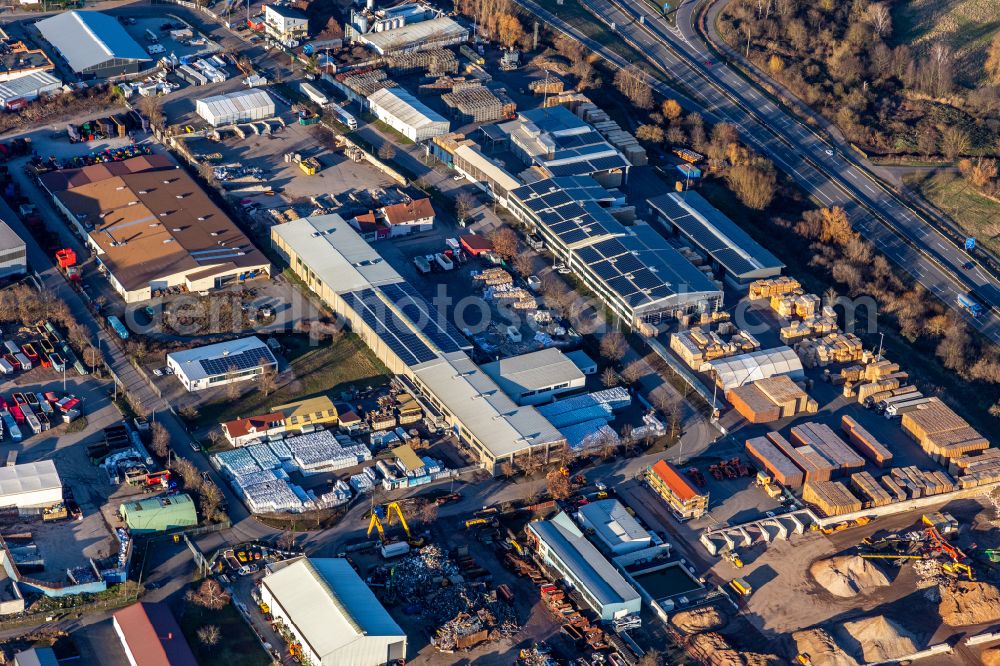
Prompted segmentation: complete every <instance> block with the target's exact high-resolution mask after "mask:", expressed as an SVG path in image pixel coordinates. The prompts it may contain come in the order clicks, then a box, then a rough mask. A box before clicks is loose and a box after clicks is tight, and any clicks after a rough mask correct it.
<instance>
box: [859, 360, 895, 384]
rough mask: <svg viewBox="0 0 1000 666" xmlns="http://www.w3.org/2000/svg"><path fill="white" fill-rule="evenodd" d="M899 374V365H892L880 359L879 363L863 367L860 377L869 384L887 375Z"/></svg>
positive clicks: (890, 362)
mask: <svg viewBox="0 0 1000 666" xmlns="http://www.w3.org/2000/svg"><path fill="white" fill-rule="evenodd" d="M897 372H899V363H893V362H892V361H889V360H887V359H882V360H881V361H875V362H874V363H869V364H868V365H866V366H864V370H863V373H862V377H864V379H867V380H868V381H870V382H873V381H875V380H877V379H881V378H883V377H885V376H887V375H893V374H895V373H897Z"/></svg>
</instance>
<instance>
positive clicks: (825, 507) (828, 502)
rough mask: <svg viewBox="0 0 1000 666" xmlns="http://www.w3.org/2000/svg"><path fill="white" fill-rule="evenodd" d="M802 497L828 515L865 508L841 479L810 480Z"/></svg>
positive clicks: (803, 490) (804, 488)
mask: <svg viewBox="0 0 1000 666" xmlns="http://www.w3.org/2000/svg"><path fill="white" fill-rule="evenodd" d="M802 499H803V500H804V501H806V502H808V503H809V504H812V505H813V506H815V507H816V508H817V509H819V510H820V511H822V512H823V513H824V514H825V515H827V516H839V515H842V514H845V513H854V512H855V511H861V509H862V508H864V507H863V506H862V504H861V500H859V499H858V498H857V497H855V496H854V495H853V494H852V493H851V491H850V490H848V489H847V486H845V485H844V484H843V483H841V482H840V481H810V482H809V483H807V484H806V485H805V486H804V487H803V489H802Z"/></svg>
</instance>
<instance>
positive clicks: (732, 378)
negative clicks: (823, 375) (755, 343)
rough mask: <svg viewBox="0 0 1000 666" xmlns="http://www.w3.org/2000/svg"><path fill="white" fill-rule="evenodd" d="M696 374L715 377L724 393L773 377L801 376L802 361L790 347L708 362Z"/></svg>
mask: <svg viewBox="0 0 1000 666" xmlns="http://www.w3.org/2000/svg"><path fill="white" fill-rule="evenodd" d="M700 370H701V372H711V373H712V374H713V377H716V376H717V377H718V381H719V383H720V386H722V387H723V388H724V389H726V390H729V389H731V388H736V387H737V386H743V385H744V384H749V383H750V382H755V381H757V380H758V379H765V378H767V377H773V376H775V375H788V376H790V377H793V378H795V377H801V376H802V375H803V370H802V361H800V360H799V357H798V355H797V354H796V353H795V351H794V350H793V349H792V348H791V347H784V346H782V347H774V348H773V349H761V350H758V351H755V352H750V353H749V354H740V355H738V356H730V357H728V358H720V359H717V360H715V361H709V362H708V363H704V364H702V366H701V368H700Z"/></svg>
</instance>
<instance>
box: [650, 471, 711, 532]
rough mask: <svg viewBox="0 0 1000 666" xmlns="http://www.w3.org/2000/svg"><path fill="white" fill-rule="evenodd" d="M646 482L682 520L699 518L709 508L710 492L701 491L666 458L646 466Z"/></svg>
mask: <svg viewBox="0 0 1000 666" xmlns="http://www.w3.org/2000/svg"><path fill="white" fill-rule="evenodd" d="M646 483H648V484H649V487H650V488H652V489H653V490H654V491H656V493H657V494H658V495H659V496H660V497H662V498H663V500H664V501H665V502H666V503H667V504H668V505H669V506H670V510H671V511H673V512H674V515H676V516H677V517H678V518H680V519H681V520H688V519H690V518H698V517H699V516H701V515H703V514H704V513H705V511H707V510H708V493H701V492H699V491H698V490H697V489H696V488H695V487H694V486H692V485H691V482H690V481H688V480H687V479H685V478H684V475H683V474H681V473H680V472H678V471H677V470H676V469H675V468H674V466H673V465H671V464H670V463H668V462H667V461H666V460H660V461H659V462H657V463H655V464H654V465H652V466H651V467H647V468H646Z"/></svg>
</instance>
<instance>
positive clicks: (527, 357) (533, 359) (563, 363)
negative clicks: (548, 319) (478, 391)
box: [482, 348, 584, 396]
mask: <svg viewBox="0 0 1000 666" xmlns="http://www.w3.org/2000/svg"><path fill="white" fill-rule="evenodd" d="M482 368H483V372H485V373H486V374H487V375H489V376H490V377H492V378H493V381H495V382H496V383H497V384H499V385H500V388H502V389H503V390H504V392H505V393H507V394H508V395H513V396H517V395H519V394H521V393H524V392H525V391H538V390H540V389H545V388H548V387H550V386H554V385H556V384H561V383H564V382H565V383H570V382H573V381H581V380H583V379H584V376H583V373H582V372H580V368H578V367H577V365H576V363H574V362H573V361H572V360H570V359H568V358H566V355H565V354H563V353H562V352H561V351H559V350H558V349H555V348H550V349H542V350H539V351H535V352H529V353H527V354H521V355H519V356H511V357H510V358H505V359H501V360H499V361H494V362H492V363H486V364H484V365H483V366H482Z"/></svg>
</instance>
